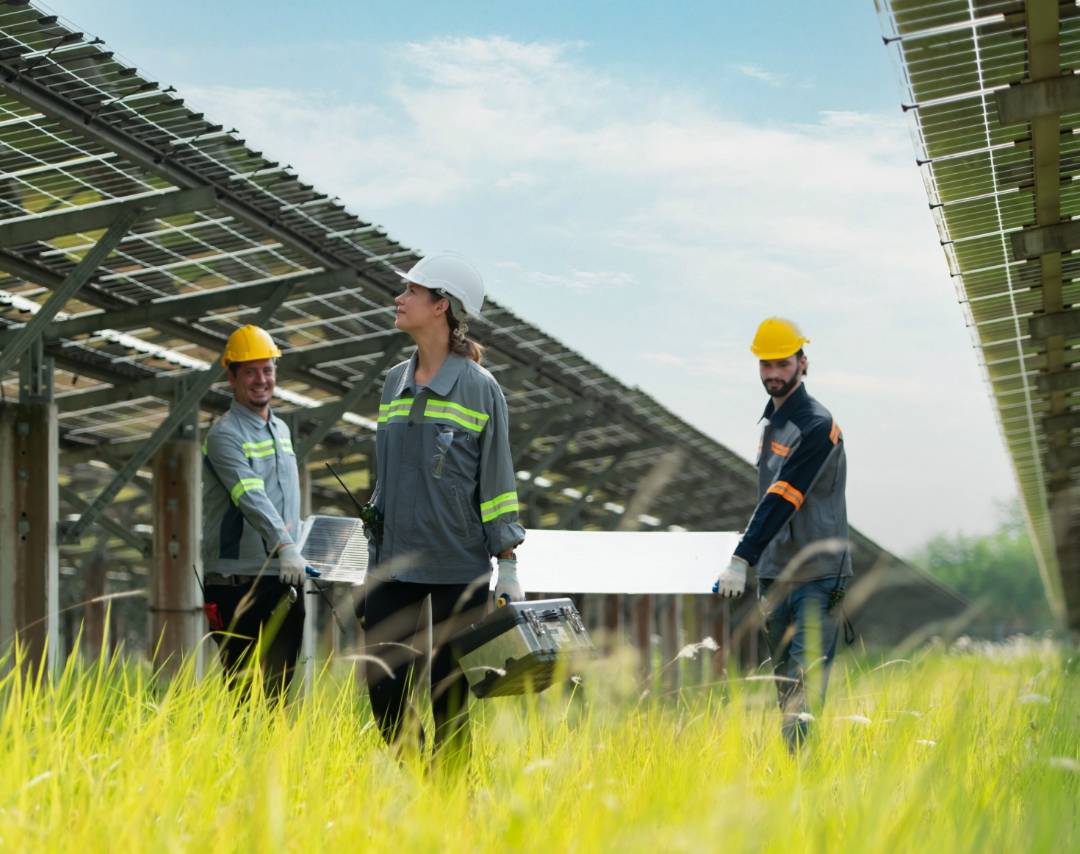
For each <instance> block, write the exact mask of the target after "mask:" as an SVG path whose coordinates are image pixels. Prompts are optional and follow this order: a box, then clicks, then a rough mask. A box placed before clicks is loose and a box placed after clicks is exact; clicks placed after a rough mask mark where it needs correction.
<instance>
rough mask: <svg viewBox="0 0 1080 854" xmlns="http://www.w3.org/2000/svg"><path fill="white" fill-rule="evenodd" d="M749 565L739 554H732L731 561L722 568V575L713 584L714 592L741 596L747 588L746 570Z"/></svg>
mask: <svg viewBox="0 0 1080 854" xmlns="http://www.w3.org/2000/svg"><path fill="white" fill-rule="evenodd" d="M749 566H750V564H748V563H747V562H746V561H745V560H743V559H742V558H741V557H739V556H738V555H732V556H731V563H729V564H728V565H727V566H726V567H724V568H723V569H722V570H720V577H719V578H717V579H716V583H715V584H713V588H712V592H713V593H719V594H720V595H721V596H741V595H742V592H743V591H744V590H745V589H746V570H747V568H748V567H749Z"/></svg>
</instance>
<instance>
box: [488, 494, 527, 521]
mask: <svg viewBox="0 0 1080 854" xmlns="http://www.w3.org/2000/svg"><path fill="white" fill-rule="evenodd" d="M519 507H520V505H519V504H518V497H517V493H516V492H504V493H503V494H502V495H496V496H495V497H494V498H492V499H491V500H490V501H485V502H484V503H483V504H481V505H480V519H481V521H483V522H490V521H491V520H492V519H497V518H499V517H500V516H503V515H505V514H507V513H516V512H517V511H518V509H519Z"/></svg>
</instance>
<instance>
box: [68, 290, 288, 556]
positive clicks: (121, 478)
mask: <svg viewBox="0 0 1080 854" xmlns="http://www.w3.org/2000/svg"><path fill="white" fill-rule="evenodd" d="M290 290H291V286H289V285H288V284H284V285H278V286H277V288H276V289H275V292H274V295H273V296H272V297H270V299H269V300H268V301H267V302H266V304H265V305H264V306H263V308H262V311H260V312H259V314H258V316H257V317H256V318H255V320H254V323H255V325H256V326H263V325H265V323H266V321H268V320H269V319H270V318H271V317H272V316H273V314H274V312H275V311H277V310H278V308H279V307H280V305H281V304H282V303H283V302H284V301H285V299H286V298H287V297H288V295H289V291H290ZM224 370H225V369H224V368H222V367H221V365H220V364H219V363H218V362H215V363H214V364H213V365H212V366H211V367H210V368H208V369H207V370H205V371H203V372H202V373H201V374H196V375H194V376H192V377H191V379H190V385H189V386H188V388H187V390H186V392H185V393H184V394H183V396H182V397H181V398H180V399H179V400H178V401H177V403H176V405H175V406H174V407H173V409H172V411H171V412H170V413H169V415H168V416H167V417H166V418H165V420H164V421H162V422H161V424H160V425H158V428H157V429H156V430H155V431H154V432H153V433H152V434H151V435H150V438H148V439H147V440H146V442H145V443H144V444H143V446H142V447H141V448H139V449H138V450H137V451H135V453H134V454H132V455H131V458H130V459H129V460H128V461H127V464H126V465H125V466H124V468H123V469H121V470H120V471H119V472H117V473H116V476H115V477H114V478H113V479H112V482H111V483H110V484H109V485H108V486H106V487H105V488H104V489H103V490H102V491H101V494H100V495H98V497H97V498H95V499H94V501H93V503H92V504H91V505H90V506H89V507H88V508H87V510H86V512H85V513H83V515H82V516H81V517H80V518H79V520H78V521H77V522H73V523H71V524H70V525H68V524H65V525H64V526H63V531H62V534H63V539H64V541H65V542H78V540H79V538H80V537H81V536H82V534H83V532H84V531H86V529H87V528H88V527H89V526H90V525H91V524H93V522H94V520H95V519H96V518H97V517H98V516H99V515H100V514H101V512H102V511H103V510H104V509H105V508H106V507H107V506H108V504H109V502H110V501H112V500H113V498H115V497H116V494H117V493H118V492H119V491H120V490H121V489H122V488H123V486H124V484H125V483H127V482H128V480H130V479H131V476H132V475H133V474H135V472H137V471H138V470H139V469H140V468H142V466H143V465H144V464H145V463H146V461H147V460H149V459H150V457H152V456H153V455H154V453H155V452H156V451H157V449H158V448H160V447H161V446H162V444H164V443H165V442H166V441H167V440H168V439H170V438H172V436H173V434H174V432H175V431H176V429H177V428H178V427H180V426H181V425H182V424H183V423H184V421H185V420H186V419H187V418H188V417H189V413H190V412H191V411H192V410H193V409H195V408H196V407H197V406H198V405H199V400H200V398H202V396H203V395H204V394H205V393H206V391H207V390H208V389H209V388H210V386H212V385H213V384H214V383H215V382H217V380H218V379H219V378H220V377H221V374H222V373H223V372H224Z"/></svg>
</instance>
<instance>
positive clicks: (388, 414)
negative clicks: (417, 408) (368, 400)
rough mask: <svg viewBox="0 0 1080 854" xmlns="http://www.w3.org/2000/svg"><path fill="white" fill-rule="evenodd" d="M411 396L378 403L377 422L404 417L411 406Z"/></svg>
mask: <svg viewBox="0 0 1080 854" xmlns="http://www.w3.org/2000/svg"><path fill="white" fill-rule="evenodd" d="M412 405H413V398H411V397H399V398H398V399H397V400H392V401H390V402H389V403H380V404H379V423H380V424H385V423H386V422H387V421H389V420H390V419H391V418H406V417H408V415H409V410H410V409H411V408H412Z"/></svg>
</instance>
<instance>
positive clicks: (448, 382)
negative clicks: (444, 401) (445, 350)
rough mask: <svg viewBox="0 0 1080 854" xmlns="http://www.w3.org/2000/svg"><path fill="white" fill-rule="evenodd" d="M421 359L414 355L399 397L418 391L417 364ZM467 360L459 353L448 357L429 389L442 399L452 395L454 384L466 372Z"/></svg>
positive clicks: (428, 385) (406, 371) (402, 381)
mask: <svg viewBox="0 0 1080 854" xmlns="http://www.w3.org/2000/svg"><path fill="white" fill-rule="evenodd" d="M418 359H419V356H418V354H416V353H413V354H412V357H411V358H410V359H409V367H408V368H406V370H405V375H404V376H403V377H402V379H401V387H400V388H399V389H398V394H397V396H398V397H401V395H402V394H403V393H404V392H405V391H406V390H407V391H412V392H415V391H416V363H417V360H418ZM466 361H467V359H466V358H465V357H464V356H459V355H458V354H457V353H451V354H450V355H448V356H447V357H446V361H445V362H443V363H442V367H441V368H439V372H438V373H437V374H436V375H435V377H434V378H433V379H432V380H431V382H429V383H428V384H427V387H428V388H429V389H431V391H432V392H433V393H434V394H437V395H439V396H440V397H445V396H446V395H448V394H449V393H450V389H452V388H453V387H454V384H455V383H456V382H457V381H458V377H460V376H461V373H462V371H464V370H465V363H466Z"/></svg>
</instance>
